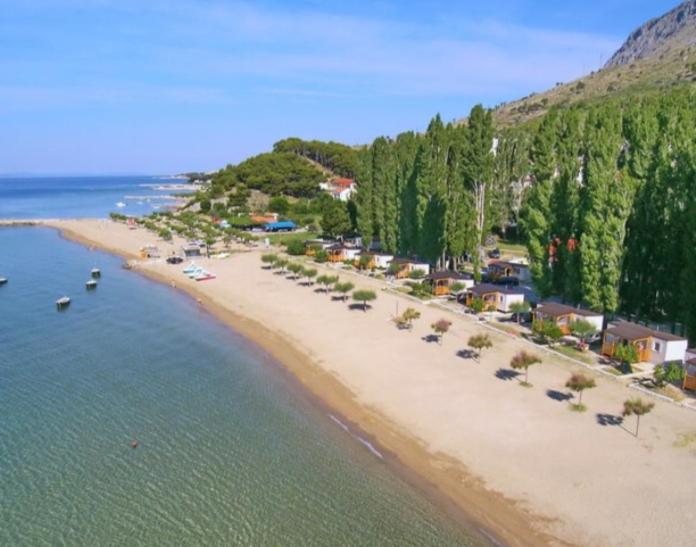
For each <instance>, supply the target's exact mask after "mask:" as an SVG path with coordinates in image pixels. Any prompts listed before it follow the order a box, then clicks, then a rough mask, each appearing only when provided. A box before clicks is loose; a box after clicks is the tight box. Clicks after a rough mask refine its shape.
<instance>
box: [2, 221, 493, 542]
mask: <svg viewBox="0 0 696 547" xmlns="http://www.w3.org/2000/svg"><path fill="white" fill-rule="evenodd" d="M120 263H121V261H120V260H119V259H117V258H115V257H113V256H111V255H108V254H104V253H101V252H97V251H89V250H88V249H86V248H84V247H82V246H79V245H77V244H74V243H71V242H68V241H65V240H63V239H61V238H60V236H59V235H58V234H57V233H56V232H55V231H53V230H50V229H45V228H3V229H0V276H5V277H8V278H9V283H8V284H7V285H5V286H0V545H11V546H21V545H32V546H33V545H70V546H75V545H88V546H98V545H129V546H138V545H143V546H152V545H278V546H292V545H327V546H328V545H331V546H335V545H394V546H403V545H418V546H420V545H478V544H481V540H480V539H478V536H476V535H474V534H473V533H468V532H466V531H464V530H463V529H462V528H461V527H460V526H459V525H455V523H454V522H453V521H451V520H450V519H449V518H448V517H446V516H445V515H444V513H443V511H442V510H441V509H440V508H438V507H436V506H435V505H434V504H432V503H431V502H430V501H429V500H427V499H426V498H425V497H423V496H422V495H421V494H420V493H419V492H416V491H415V490H414V489H413V488H412V487H411V486H410V485H408V484H406V483H405V482H404V481H403V480H402V479H401V478H400V477H398V476H397V475H396V474H395V473H394V472H393V471H392V469H390V468H389V467H388V466H387V465H386V464H385V463H384V462H383V461H381V460H380V458H379V457H378V456H377V455H376V454H375V453H373V452H372V451H370V450H369V447H367V446H365V445H363V444H362V443H360V442H358V440H357V439H356V438H354V437H353V436H351V435H350V434H348V433H346V432H345V431H344V430H343V429H342V428H341V427H340V426H339V425H338V424H337V423H335V422H334V421H333V420H331V419H330V418H329V417H328V416H327V415H326V413H325V412H324V411H322V410H320V409H319V408H317V407H316V406H315V405H313V404H312V403H311V402H310V401H308V400H306V399H305V398H304V397H303V396H302V394H301V393H298V391H297V390H296V389H295V388H294V387H293V386H292V385H290V384H289V382H288V380H287V379H286V378H285V376H284V375H283V374H281V373H279V370H278V369H277V367H276V366H275V364H274V363H273V362H272V361H270V358H269V357H268V356H267V355H266V354H265V353H264V352H263V351H261V350H260V349H258V348H256V347H255V346H252V345H250V344H249V343H247V342H246V341H245V340H244V339H242V338H241V337H239V336H237V335H235V334H234V333H233V332H232V331H230V329H228V328H227V327H225V326H224V325H222V324H221V323H219V322H218V321H217V320H215V319H214V318H213V317H212V316H210V315H209V314H207V313H205V312H204V311H202V310H201V309H199V307H198V306H197V305H196V304H195V302H194V301H193V300H191V299H189V298H187V297H185V296H182V295H181V294H180V293H177V292H176V291H174V290H173V289H170V288H169V287H166V286H163V285H159V284H156V283H153V282H151V281H149V280H147V279H145V278H143V277H141V276H139V275H138V274H136V273H133V272H129V271H126V270H123V269H122V268H121V267H120ZM94 266H97V267H99V268H101V270H102V272H103V276H102V278H101V280H100V282H99V287H98V288H97V290H95V291H92V292H87V291H85V289H84V283H85V281H86V280H87V279H88V277H89V271H90V269H91V268H92V267H94ZM64 294H65V295H69V296H71V297H72V299H73V302H72V304H71V305H70V307H69V308H68V309H67V310H65V311H62V312H59V311H57V310H56V308H55V305H54V301H55V300H56V299H57V298H58V297H60V296H62V295H64ZM134 438H137V439H138V440H139V441H140V446H139V447H138V448H137V449H132V448H131V447H130V442H131V440H132V439H134ZM475 538H476V539H475Z"/></svg>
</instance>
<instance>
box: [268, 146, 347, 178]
mask: <svg viewBox="0 0 696 547" xmlns="http://www.w3.org/2000/svg"><path fill="white" fill-rule="evenodd" d="M273 151H274V152H292V153H294V154H297V155H299V156H303V157H305V158H307V159H310V160H312V161H315V162H317V163H318V164H319V165H321V166H323V167H325V168H326V169H329V170H331V171H333V172H334V173H335V174H336V175H340V176H342V177H348V178H354V177H355V174H356V171H357V164H358V152H357V151H356V150H355V149H354V148H351V147H350V146H347V145H345V144H341V143H338V142H333V141H329V142H323V141H317V140H312V141H305V140H302V139H300V138H297V137H289V138H287V139H283V140H281V141H278V142H277V143H275V144H274V145H273Z"/></svg>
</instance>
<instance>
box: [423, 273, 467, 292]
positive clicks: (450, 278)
mask: <svg viewBox="0 0 696 547" xmlns="http://www.w3.org/2000/svg"><path fill="white" fill-rule="evenodd" d="M424 282H425V283H429V284H430V286H431V288H432V294H433V295H435V296H447V295H448V294H451V293H452V286H453V285H454V284H455V283H459V284H460V285H463V286H464V288H465V289H467V288H469V287H473V286H474V276H473V275H471V274H469V273H461V272H453V271H443V272H433V273H431V274H428V275H426V276H425V279H424Z"/></svg>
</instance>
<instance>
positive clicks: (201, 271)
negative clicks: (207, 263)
mask: <svg viewBox="0 0 696 547" xmlns="http://www.w3.org/2000/svg"><path fill="white" fill-rule="evenodd" d="M207 274H208V272H207V271H206V270H204V269H203V268H196V269H195V270H193V271H192V272H189V273H187V274H186V275H187V276H189V277H190V278H191V279H193V278H195V277H198V276H199V275H207Z"/></svg>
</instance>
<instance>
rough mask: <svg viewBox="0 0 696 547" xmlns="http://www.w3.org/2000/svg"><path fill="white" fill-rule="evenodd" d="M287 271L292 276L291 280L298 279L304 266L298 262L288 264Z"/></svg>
mask: <svg viewBox="0 0 696 547" xmlns="http://www.w3.org/2000/svg"><path fill="white" fill-rule="evenodd" d="M288 271H289V272H290V273H291V274H292V278H293V279H298V278H299V277H300V275H301V274H302V272H303V271H304V266H303V265H302V264H300V263H299V262H290V263H289V264H288Z"/></svg>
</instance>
